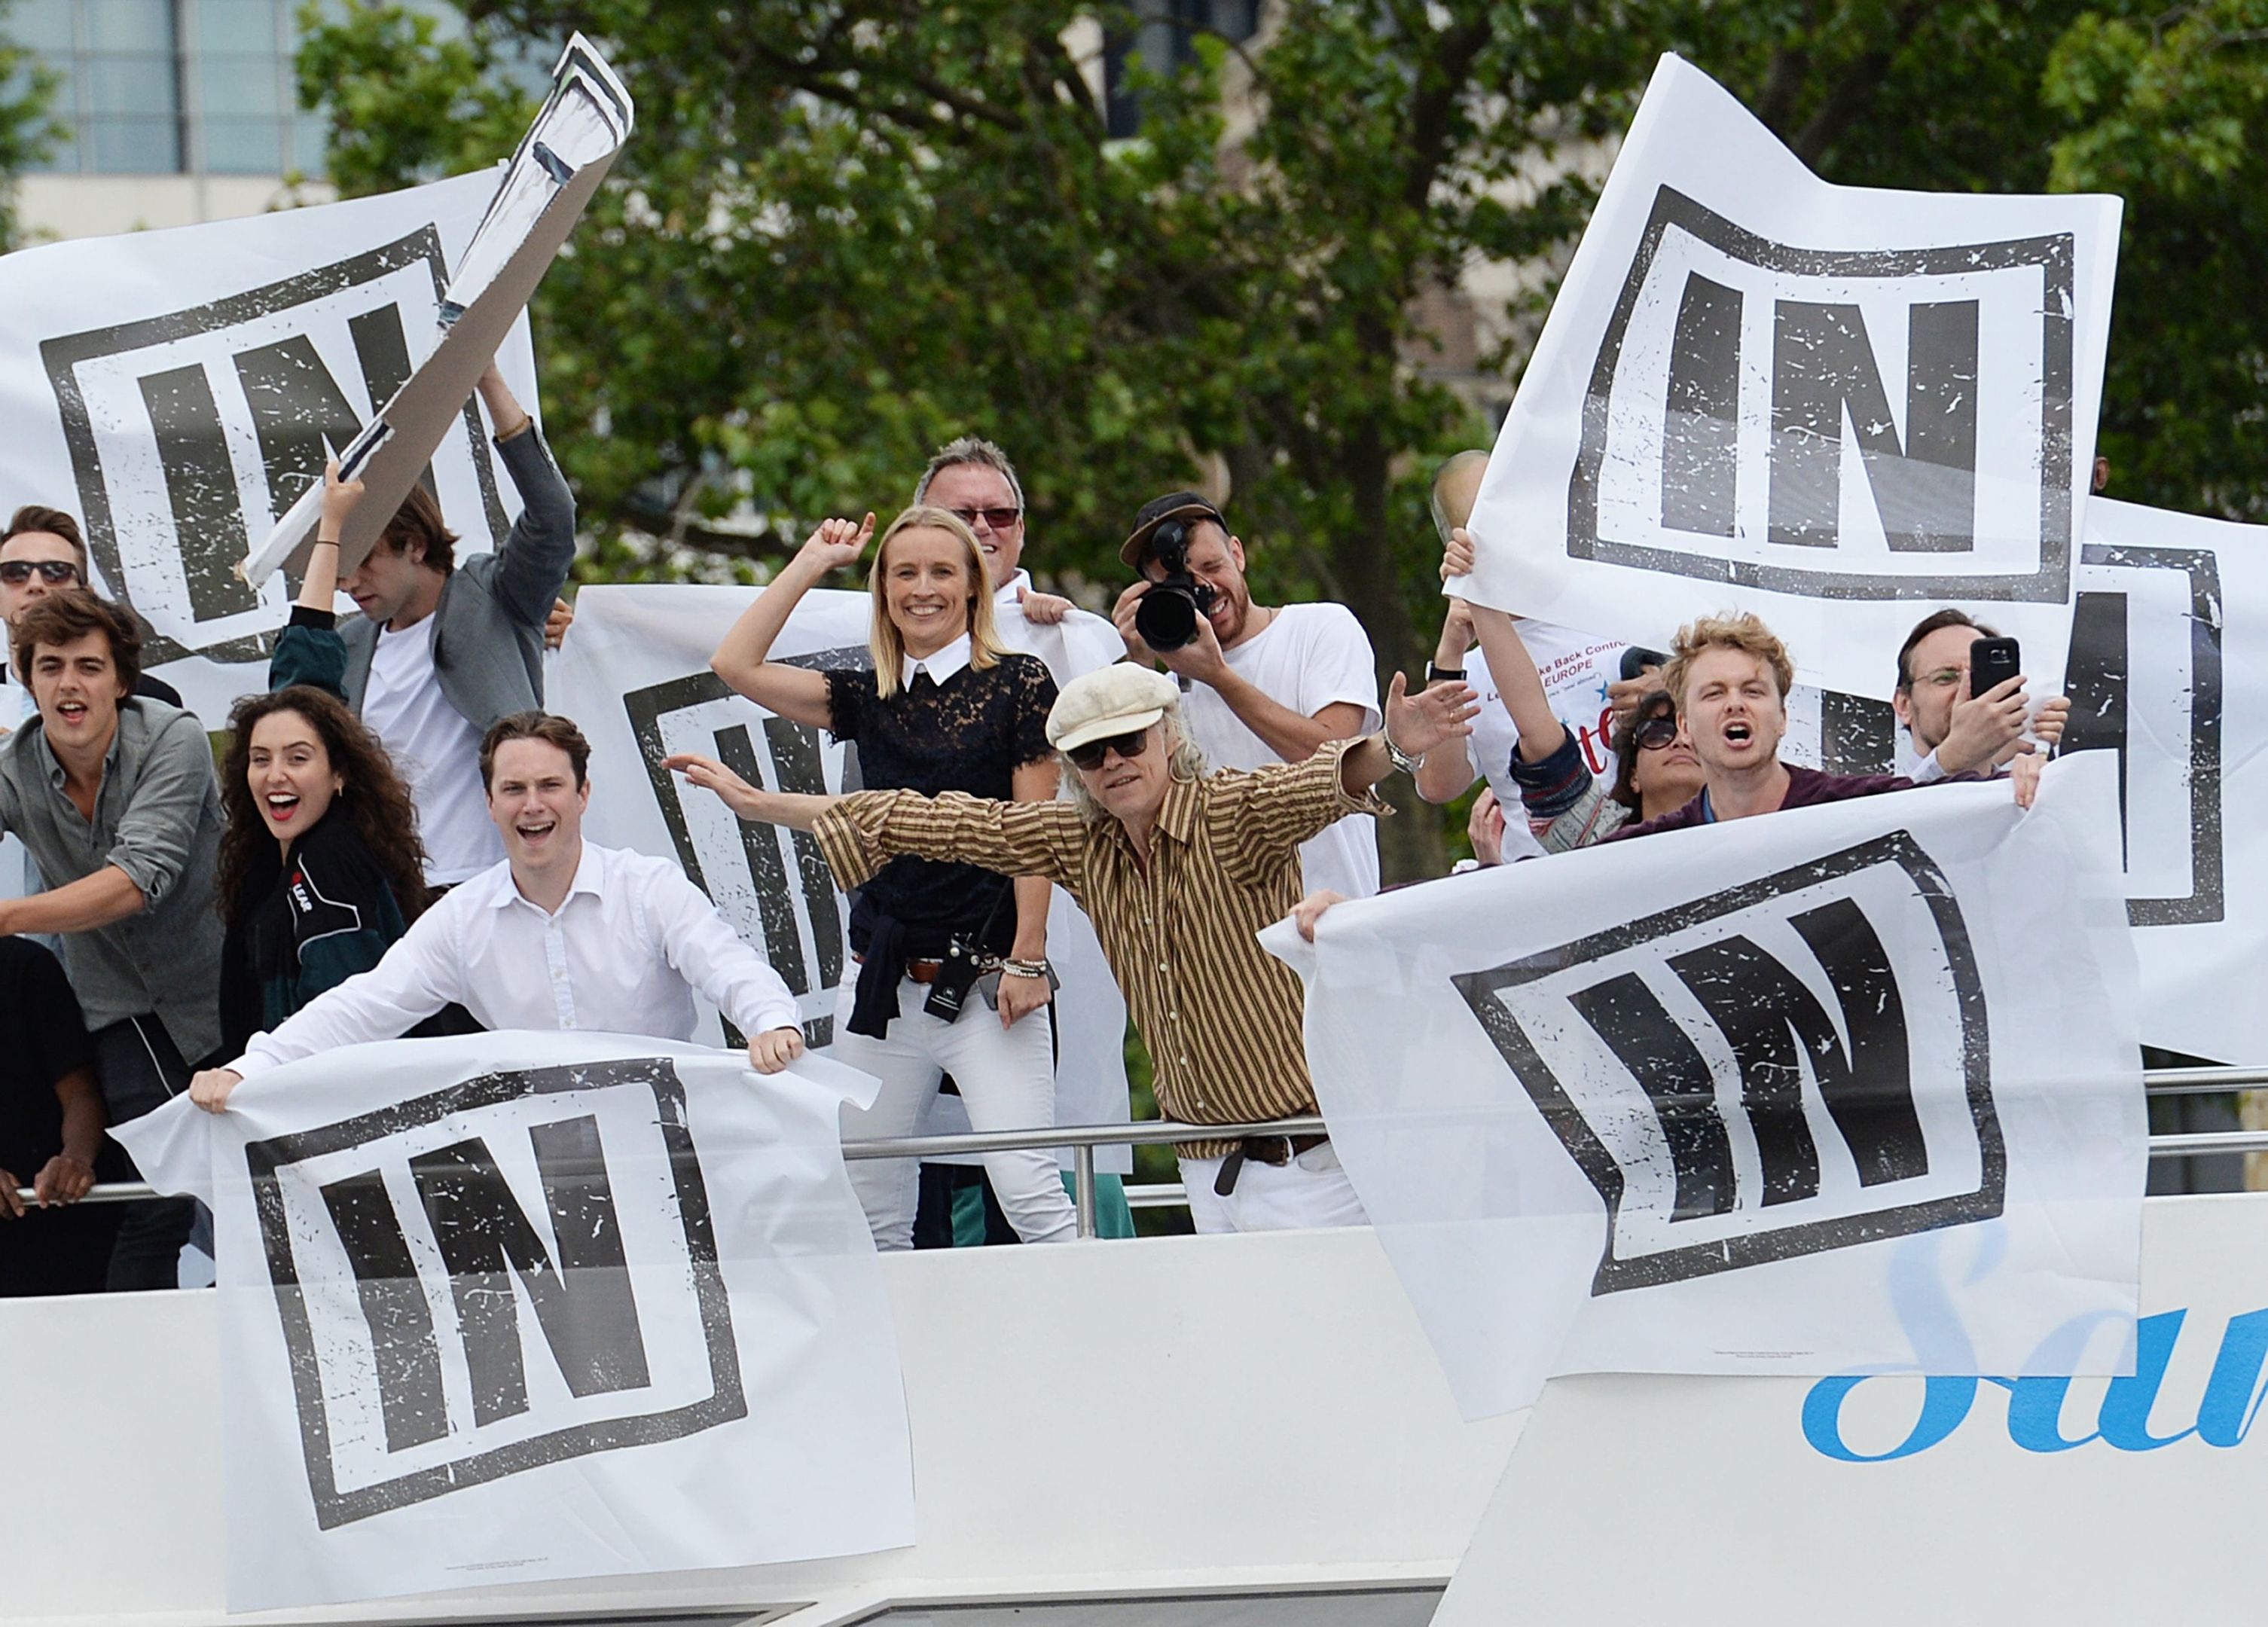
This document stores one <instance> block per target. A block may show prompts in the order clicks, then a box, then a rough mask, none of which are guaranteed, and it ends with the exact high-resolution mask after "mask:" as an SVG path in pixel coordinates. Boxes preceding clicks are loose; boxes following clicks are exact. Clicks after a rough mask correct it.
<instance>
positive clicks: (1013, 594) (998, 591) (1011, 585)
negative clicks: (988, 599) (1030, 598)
mask: <svg viewBox="0 0 2268 1627" xmlns="http://www.w3.org/2000/svg"><path fill="white" fill-rule="evenodd" d="M1031 585H1032V573H1031V572H1030V571H1024V570H1019V571H1017V572H1016V574H1015V575H1013V576H1012V577H1010V578H1008V579H1007V580H1006V581H1005V582H1003V583H1002V584H1001V585H999V586H998V587H996V588H994V589H993V590H992V602H993V603H994V604H995V605H996V606H998V607H999V608H1001V609H1003V610H1005V609H1007V608H1008V607H1011V606H1013V605H1020V604H1021V603H1023V600H1022V599H1020V597H1019V596H1018V595H1020V594H1021V593H1023V591H1024V590H1025V589H1026V588H1027V587H1029V586H1031Z"/></svg>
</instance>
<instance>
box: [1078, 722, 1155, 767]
mask: <svg viewBox="0 0 2268 1627" xmlns="http://www.w3.org/2000/svg"><path fill="white" fill-rule="evenodd" d="M1149 748H1150V731H1149V730H1147V729H1136V730H1134V731H1133V732H1132V733H1128V734H1106V735H1104V736H1103V737H1102V738H1101V740H1089V741H1087V743H1086V745H1084V746H1074V747H1071V749H1070V750H1069V751H1066V752H1065V753H1064V756H1066V757H1069V758H1070V759H1071V767H1073V768H1075V769H1099V768H1101V766H1102V754H1103V753H1104V752H1107V751H1115V752H1116V753H1117V754H1118V755H1119V756H1120V757H1122V758H1134V757H1138V756H1140V755H1142V754H1143V753H1144V752H1145V751H1147V750H1148V749H1149Z"/></svg>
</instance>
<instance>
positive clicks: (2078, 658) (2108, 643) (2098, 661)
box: [2063, 593, 2126, 852]
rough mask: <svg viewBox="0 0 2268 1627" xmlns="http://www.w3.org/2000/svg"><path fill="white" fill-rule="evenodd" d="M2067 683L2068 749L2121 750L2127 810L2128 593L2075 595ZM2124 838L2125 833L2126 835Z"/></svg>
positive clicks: (2121, 790) (2121, 800)
mask: <svg viewBox="0 0 2268 1627" xmlns="http://www.w3.org/2000/svg"><path fill="white" fill-rule="evenodd" d="M2065 672H2066V681H2065V684H2064V687H2065V688H2066V689H2067V690H2069V691H2070V693H2071V722H2070V725H2068V726H2067V727H2066V729H2065V731H2064V738H2063V749H2064V750H2065V751H2067V752H2072V751H2115V752H2117V754H2118V812H2119V814H2120V822H2121V824H2122V826H2123V825H2124V814H2125V812H2126V595H2125V594H2124V593H2081V594H2080V595H2079V596H2078V598H2077V599H2076V600H2073V605H2072V615H2071V659H2070V660H2069V662H2068V663H2067V664H2066V668H2065ZM2120 842H2121V843H2122V852H2123V851H2124V848H2123V843H2124V833H2123V830H2122V833H2121V836H2120Z"/></svg>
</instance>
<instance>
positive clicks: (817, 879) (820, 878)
mask: <svg viewBox="0 0 2268 1627" xmlns="http://www.w3.org/2000/svg"><path fill="white" fill-rule="evenodd" d="M764 739H765V740H767V741H768V742H769V743H770V746H771V748H772V763H773V766H775V767H776V768H777V769H779V779H780V789H781V790H782V791H796V792H799V793H801V794H805V795H809V796H814V797H823V796H825V795H826V794H827V778H826V774H825V771H824V769H823V768H822V766H821V762H820V758H819V731H818V730H816V729H814V728H811V727H809V726H808V725H804V724H800V723H795V722H792V721H791V720H790V719H788V718H765V719H764ZM793 839H794V843H795V862H796V868H797V870H798V871H799V872H801V875H802V878H803V902H804V907H805V909H806V910H807V911H808V912H809V913H810V916H811V940H812V942H813V943H814V944H816V945H817V946H819V978H820V981H819V987H821V988H822V989H832V988H833V987H834V986H835V985H836V983H838V982H839V981H841V979H842V976H843V920H842V917H840V916H839V915H838V914H837V913H836V908H835V873H834V872H832V871H830V870H829V869H828V867H827V860H826V859H825V858H822V857H821V854H820V851H819V841H818V838H817V837H815V836H813V835H812V834H811V833H810V832H809V831H807V830H799V831H796V832H795V833H794V838H793ZM788 986H789V987H790V988H794V986H795V985H794V984H792V983H790V984H789V985H788ZM819 1043H824V1041H821V1042H819Z"/></svg>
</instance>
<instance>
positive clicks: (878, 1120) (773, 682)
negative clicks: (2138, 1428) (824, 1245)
mask: <svg viewBox="0 0 2268 1627" xmlns="http://www.w3.org/2000/svg"><path fill="white" fill-rule="evenodd" d="M873 530H874V517H873V515H872V514H869V515H867V516H866V518H865V521H864V522H863V523H860V522H858V521H853V520H848V519H829V520H827V521H825V522H824V523H823V524H821V526H820V527H819V529H818V530H816V531H814V532H813V533H812V534H811V537H810V540H809V541H806V542H805V543H804V545H803V547H802V548H801V549H799V551H798V552H797V554H796V556H795V557H794V558H793V559H792V560H791V561H789V563H787V565H786V566H785V568H784V569H783V570H782V571H780V573H779V575H778V576H777V577H776V578H773V580H772V583H771V585H770V586H769V587H767V588H765V589H764V591H763V593H761V594H760V595H758V597H757V599H756V602H755V604H753V605H751V606H749V607H748V609H747V613H746V614H745V615H742V616H741V617H740V620H739V621H738V622H735V623H734V624H733V630H732V631H731V632H730V633H728V634H726V635H725V642H724V644H722V645H720V646H719V647H718V651H717V654H716V658H715V659H714V660H712V661H711V663H710V665H711V666H712V667H713V668H714V669H715V670H716V673H717V674H718V676H719V677H720V678H722V679H724V680H725V682H727V683H729V684H731V685H732V686H733V688H735V689H737V690H738V691H739V692H740V693H741V694H742V695H745V696H747V697H748V698H749V699H750V700H752V701H754V702H755V703H756V704H757V705H759V706H762V707H763V708H764V709H765V710H768V711H771V712H776V713H777V714H778V715H779V716H781V717H783V718H793V719H794V720H795V721H797V722H798V723H804V724H809V725H812V726H814V727H815V728H824V729H827V730H828V731H829V732H831V733H833V734H834V735H835V736H836V739H838V740H846V741H854V742H856V743H857V745H858V767H859V772H860V774H861V776H862V777H863V778H864V781H865V784H866V785H867V786H869V787H870V788H873V789H876V790H909V791H920V792H922V793H923V794H924V795H925V796H935V795H936V794H937V793H939V791H967V792H968V793H969V794H971V795H972V796H978V797H986V798H992V799H1000V800H1013V801H1018V802H1049V801H1052V800H1054V799H1055V794H1056V784H1057V763H1056V759H1055V755H1054V752H1053V750H1052V749H1051V748H1050V747H1049V745H1048V738H1047V718H1048V709H1049V707H1051V706H1053V705H1054V704H1055V699H1056V687H1055V683H1054V681H1053V680H1052V679H1050V678H1049V676H1048V669H1047V667H1046V666H1044V665H1043V664H1042V662H1041V661H1040V660H1039V659H1037V658H1036V657H1033V656H1028V655H1017V654H1013V653H1011V652H1009V651H1007V650H1006V649H1005V648H1003V647H1002V645H1001V643H1000V640H999V637H998V635H997V634H996V633H995V632H994V630H993V625H992V593H991V590H990V587H989V586H988V585H987V584H986V580H985V574H984V556H983V554H982V553H981V552H980V551H979V550H978V548H977V544H976V537H975V535H974V534H971V532H970V531H969V529H968V526H966V525H965V524H963V523H962V522H961V519H960V518H959V517H958V516H956V515H954V514H953V513H951V512H948V511H946V510H945V509H941V508H932V507H927V506H916V507H914V508H909V509H908V510H906V512H904V513H902V514H901V515H899V516H898V517H897V519H894V520H892V521H891V522H890V525H889V528H888V529H887V530H886V531H885V532H883V534H882V540H881V543H880V546H879V547H878V548H876V549H875V550H874V564H873V571H871V573H870V574H869V576H868V578H867V585H868V589H869V591H870V592H871V593H873V600H874V618H873V629H872V631H871V633H870V634H869V636H868V637H869V644H870V646H871V647H872V649H873V654H874V670H873V672H871V673H865V672H828V673H820V672H814V671H811V670H810V669H809V668H806V667H801V666H785V665H783V664H782V663H779V662H777V661H772V660H770V659H766V658H767V657H768V656H769V655H770V652H771V646H772V644H773V641H774V640H775V639H777V637H779V633H780V629H782V628H783V627H784V626H785V625H786V624H787V619H788V615H789V613H790V612H791V611H792V610H793V609H794V607H795V605H796V602H797V600H800V599H801V598H802V597H803V595H804V594H805V593H807V592H809V591H810V590H811V589H812V588H813V587H814V586H815V585H817V584H818V583H820V582H821V580H823V579H824V578H826V577H827V576H828V573H830V572H831V571H836V570H837V569H839V568H841V567H843V566H846V565H851V564H854V563H857V562H858V558H859V556H860V555H862V554H863V553H864V552H865V547H866V542H867V540H868V539H869V538H870V537H871V536H872V535H873ZM669 764H670V766H671V767H672V768H680V769H681V768H687V767H691V766H694V765H696V764H697V765H699V766H700V767H701V768H702V769H703V770H704V774H703V780H704V782H705V781H707V780H708V779H709V778H710V777H712V776H713V777H716V783H718V784H724V783H725V779H726V778H727V777H729V775H730V771H729V770H727V769H724V768H723V767H722V765H721V764H718V763H716V762H713V761H711V760H710V759H707V758H702V757H695V756H683V757H673V758H671V759H670V760H669ZM1048 892H1049V883H1048V881H1047V880H1044V879H1042V878H1038V877H1025V878H1022V879H1020V880H1015V881H1013V882H1012V881H1009V880H1006V879H1005V878H1003V877H1001V876H998V875H996V874H994V873H993V872H990V871H989V870H981V869H978V868H977V867H976V866H975V865H961V864H948V863H940V862H938V861H935V860H932V859H924V858H899V859H894V860H893V861H891V862H890V863H889V864H888V865H885V866H884V867H883V868H882V870H881V871H880V873H878V874H877V875H876V876H875V877H874V878H873V880H870V881H868V882H867V883H866V884H865V886H863V887H858V888H857V889H856V890H855V891H853V893H852V894H851V949H852V951H853V953H855V954H856V955H857V957H858V964H857V965H856V966H855V967H854V968H851V975H850V977H849V979H848V980H847V981H846V982H845V983H844V986H843V991H842V994H841V997H840V1000H839V1003H838V1008H837V1012H836V1026H835V1036H836V1037H835V1044H834V1049H833V1054H834V1055H835V1056H836V1057H838V1058H839V1059H840V1060H842V1061H843V1062H845V1063H848V1064H850V1065H851V1066H852V1067H854V1068H860V1069H864V1070H865V1071H866V1072H868V1073H871V1074H873V1075H874V1076H875V1077H876V1078H877V1079H880V1080H881V1081H882V1093H881V1095H880V1098H879V1099H878V1100H877V1101H876V1102H875V1104H874V1106H873V1108H872V1109H871V1110H870V1111H869V1112H867V1113H865V1114H864V1115H854V1117H853V1118H852V1119H851V1120H850V1121H846V1123H845V1124H844V1126H843V1130H844V1133H845V1134H846V1135H850V1136H859V1137H865V1136H909V1135H911V1134H913V1133H914V1130H915V1129H916V1127H917V1125H918V1124H919V1123H920V1121H921V1117H922V1115H923V1113H924V1111H925V1110H926V1109H927V1108H928V1106H929V1102H930V1100H931V1099H932V1097H933V1096H934V1095H935V1094H936V1093H937V1089H938V1086H939V1082H940V1079H941V1078H942V1076H943V1075H945V1074H946V1073H950V1074H952V1075H953V1078H954V1083H955V1085H956V1086H958V1087H959V1089H960V1091H961V1100H962V1101H964V1102H965V1103H966V1104H967V1106H968V1121H969V1123H970V1124H971V1125H972V1126H973V1127H974V1128H975V1129H976V1130H1033V1129H1043V1128H1046V1127H1048V1126H1049V1125H1051V1124H1053V1123H1055V1045H1054V1034H1053V1025H1052V1021H1051V1013H1050V1012H1049V1008H1048V1000H1049V981H1048V970H1047V928H1048ZM956 945H958V946H961V947H963V948H964V949H968V950H973V951H974V952H975V953H976V955H978V956H979V957H981V959H982V961H983V965H984V966H985V967H986V968H989V969H990V970H996V971H998V974H999V975H998V995H997V997H996V998H997V1001H998V1009H997V1010H996V1009H995V1008H994V1006H993V1005H990V1004H988V1003H987V1000H986V998H984V992H983V988H980V989H978V990H969V991H968V993H967V996H966V998H965V999H963V1000H962V1002H961V1006H960V1009H959V1011H958V1013H957V1014H951V1015H946V1014H939V1013H940V1012H941V1011H942V1010H943V1007H944V1006H945V1005H946V1001H945V1000H943V999H940V998H939V994H940V990H949V989H950V988H952V987H953V986H954V981H955V979H954V971H955V968H961V967H964V966H965V965H966V964H967V959H968V957H967V956H966V955H965V954H964V955H960V956H956V955H955V953H954V949H955V946H956ZM986 986H987V987H989V980H988V984H987V985H986ZM984 1167H985V1172H986V1173H987V1174H989V1175H990V1177H991V1179H992V1189H993V1191H994V1193H995V1194H996V1195H997V1196H998V1198H999V1200H1000V1207H1001V1209H1002V1210H1003V1211H1005V1213H1006V1215H1007V1217H1008V1219H1009V1222H1010V1223H1011V1224H1012V1225H1013V1226H1015V1228H1016V1233H1017V1235H1019V1236H1020V1237H1021V1238H1022V1239H1023V1240H1025V1241H1026V1242H1057V1241H1064V1240H1069V1239H1071V1238H1072V1237H1075V1236H1076V1235H1077V1234H1078V1219H1077V1217H1076V1216H1075V1215H1074V1213H1073V1212H1072V1210H1071V1199H1070V1198H1069V1196H1067V1195H1066V1194H1065V1193H1064V1188H1063V1182H1062V1179H1061V1177H1060V1175H1059V1174H1057V1163H1056V1157H1055V1154H1054V1153H1053V1152H1050V1151H1046V1150H1040V1149H1034V1150H1031V1151H1027V1152H998V1153H992V1154H989V1155H987V1157H986V1158H985V1160H984ZM916 1183H917V1170H916V1167H915V1166H914V1164H913V1163H912V1162H911V1161H910V1160H887V1161H885V1160H873V1159H869V1160H860V1161H858V1162H855V1163H853V1164H852V1165H851V1184H852V1185H853V1186H854V1187H856V1188H857V1189H858V1196H859V1201H860V1202H861V1203H862V1204H865V1210H866V1218H867V1220H868V1222H869V1224H871V1225H872V1226H873V1229H874V1240H875V1241H876V1243H877V1244H878V1245H880V1247H882V1248H910V1247H911V1246H912V1242H913V1222H914V1208H915V1203H916V1195H917V1184H916Z"/></svg>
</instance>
